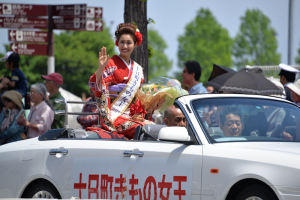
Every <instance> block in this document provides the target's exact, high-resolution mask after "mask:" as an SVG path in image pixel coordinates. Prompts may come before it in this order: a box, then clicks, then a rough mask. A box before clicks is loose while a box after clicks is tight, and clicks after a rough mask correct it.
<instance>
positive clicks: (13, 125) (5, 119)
mask: <svg viewBox="0 0 300 200" xmlns="http://www.w3.org/2000/svg"><path fill="white" fill-rule="evenodd" d="M1 99H2V101H3V104H4V108H3V109H2V111H1V113H0V144H5V143H10V142H14V141H18V140H21V139H22V137H21V135H22V133H23V132H24V126H22V125H19V124H18V123H17V117H18V114H19V113H20V112H21V113H20V114H23V113H22V111H23V110H22V108H23V105H22V95H21V94H20V93H19V92H17V91H15V90H9V91H6V92H5V93H4V94H3V95H2V96H1Z"/></svg>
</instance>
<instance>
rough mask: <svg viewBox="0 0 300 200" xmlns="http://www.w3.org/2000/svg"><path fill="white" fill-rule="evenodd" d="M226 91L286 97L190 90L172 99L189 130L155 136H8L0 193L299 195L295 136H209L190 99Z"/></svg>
mask: <svg viewBox="0 0 300 200" xmlns="http://www.w3.org/2000/svg"><path fill="white" fill-rule="evenodd" d="M227 97H230V98H244V99H245V98H250V99H251V98H253V99H262V100H266V101H269V100H270V101H276V102H279V103H282V104H288V102H287V101H285V100H281V99H277V98H273V97H264V96H251V95H232V94H231V95H210V94H204V95H190V96H183V97H180V98H179V99H178V100H177V104H178V105H179V106H180V107H181V109H182V110H183V112H184V114H185V116H186V118H187V119H188V122H189V124H190V125H191V130H188V131H187V129H186V128H181V127H168V128H162V129H160V132H159V133H158V139H159V141H147V140H146V141H137V140H130V141H122V140H104V139H85V138H79V139H77V138H60V139H53V140H52V139H50V140H46V139H43V140H41V139H39V138H33V139H28V140H24V141H20V142H14V143H10V144H6V145H3V146H1V147H0V171H1V173H0V198H23V197H24V194H25V193H26V192H28V191H30V190H32V189H33V187H36V185H47V186H48V187H51V188H52V189H53V188H54V190H56V191H57V192H58V194H59V196H58V197H56V198H65V199H70V198H72V197H76V198H84V199H90V198H91V199H100V198H101V199H131V198H132V197H134V199H201V200H225V199H230V197H233V196H234V195H235V194H236V193H238V191H242V190H243V189H244V188H246V187H247V186H253V185H254V186H257V185H258V186H262V187H263V188H264V189H266V188H267V190H268V191H269V192H271V193H273V194H274V195H275V196H276V198H278V199H282V200H292V199H293V200H296V199H300V145H299V142H282V141H274V142H270V141H268V142H263V141H258V142H255V141H251V142H243V141H241V142H239V141H235V142H211V140H210V139H209V137H208V135H207V134H206V133H205V131H206V129H205V128H203V125H201V123H199V118H197V116H196V115H195V110H194V109H193V108H192V107H191V105H192V103H191V102H193V101H194V100H197V99H198V100H201V99H220V98H227ZM291 106H294V107H295V109H299V108H298V107H296V106H295V105H291ZM297 112H300V111H299V110H297ZM176 130H177V132H176ZM75 131H76V130H75ZM190 131H192V133H193V134H194V135H193V136H192V135H190V134H191V133H190ZM168 133H169V134H168ZM297 134H298V132H297ZM299 134H300V133H299ZM190 136H191V138H192V139H193V138H194V140H197V141H198V144H196V143H190V140H191V139H190ZM164 140H169V141H164ZM35 183H36V184H35ZM254 186H253V187H254ZM254 188H255V187H254ZM232 195H233V196H232ZM52 197H53V196H52ZM235 198H236V197H235Z"/></svg>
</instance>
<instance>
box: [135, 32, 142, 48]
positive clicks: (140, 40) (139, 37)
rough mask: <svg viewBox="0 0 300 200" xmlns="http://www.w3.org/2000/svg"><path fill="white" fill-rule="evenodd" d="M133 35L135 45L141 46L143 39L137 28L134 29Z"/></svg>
mask: <svg viewBox="0 0 300 200" xmlns="http://www.w3.org/2000/svg"><path fill="white" fill-rule="evenodd" d="M135 37H136V45H138V46H141V44H142V41H143V35H142V34H141V33H140V31H139V29H136V31H135Z"/></svg>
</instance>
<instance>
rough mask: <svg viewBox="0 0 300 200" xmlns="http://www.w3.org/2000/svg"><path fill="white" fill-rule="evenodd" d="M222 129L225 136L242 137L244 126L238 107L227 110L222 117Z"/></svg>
mask: <svg viewBox="0 0 300 200" xmlns="http://www.w3.org/2000/svg"><path fill="white" fill-rule="evenodd" d="M220 128H221V129H222V131H223V133H224V136H239V135H241V133H242V131H243V128H244V125H243V122H242V117H241V113H240V110H239V109H238V108H236V107H229V108H225V109H224V110H223V112H222V113H221V115H220Z"/></svg>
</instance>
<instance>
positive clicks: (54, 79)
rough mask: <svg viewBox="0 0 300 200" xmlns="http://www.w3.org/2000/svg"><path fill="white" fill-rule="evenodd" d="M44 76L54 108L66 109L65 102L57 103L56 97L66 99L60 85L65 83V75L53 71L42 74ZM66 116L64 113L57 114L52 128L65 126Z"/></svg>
mask: <svg viewBox="0 0 300 200" xmlns="http://www.w3.org/2000/svg"><path fill="white" fill-rule="evenodd" d="M42 78H43V79H44V80H45V85H46V88H47V91H48V92H49V101H48V103H49V105H50V107H51V108H52V110H53V111H54V112H55V110H64V109H65V104H62V103H55V99H64V98H63V96H62V95H61V93H60V92H59V87H60V86H61V85H62V84H63V77H62V75H61V74H60V73H51V74H49V75H42ZM64 121H65V118H64V116H63V115H55V116H54V121H53V123H52V126H51V128H53V129H56V128H63V127H64Z"/></svg>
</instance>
